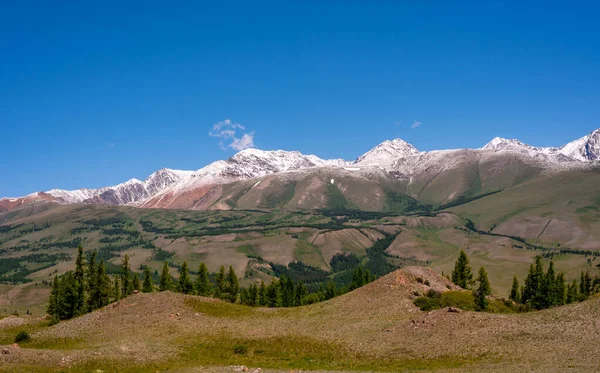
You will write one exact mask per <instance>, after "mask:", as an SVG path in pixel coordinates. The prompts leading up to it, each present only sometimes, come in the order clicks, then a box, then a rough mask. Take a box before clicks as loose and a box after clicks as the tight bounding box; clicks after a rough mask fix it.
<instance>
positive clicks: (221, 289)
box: [215, 266, 227, 299]
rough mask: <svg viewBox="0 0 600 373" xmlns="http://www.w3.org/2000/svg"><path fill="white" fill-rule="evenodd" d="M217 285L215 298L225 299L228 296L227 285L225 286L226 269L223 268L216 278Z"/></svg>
mask: <svg viewBox="0 0 600 373" xmlns="http://www.w3.org/2000/svg"><path fill="white" fill-rule="evenodd" d="M215 282H216V283H217V285H216V286H215V297H216V298H220V299H223V297H225V296H226V291H227V289H226V284H225V267H223V266H221V268H219V272H218V273H217V276H216V278H215Z"/></svg>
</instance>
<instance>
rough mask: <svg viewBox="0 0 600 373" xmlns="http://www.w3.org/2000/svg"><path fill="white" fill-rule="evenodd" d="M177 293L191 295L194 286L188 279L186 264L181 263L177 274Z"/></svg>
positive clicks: (188, 272) (188, 273)
mask: <svg viewBox="0 0 600 373" xmlns="http://www.w3.org/2000/svg"><path fill="white" fill-rule="evenodd" d="M177 291H178V292H180V293H183V294H193V293H194V284H193V283H192V279H191V278H190V271H189V269H188V265H187V262H183V265H182V266H181V270H180V272H179V281H177Z"/></svg>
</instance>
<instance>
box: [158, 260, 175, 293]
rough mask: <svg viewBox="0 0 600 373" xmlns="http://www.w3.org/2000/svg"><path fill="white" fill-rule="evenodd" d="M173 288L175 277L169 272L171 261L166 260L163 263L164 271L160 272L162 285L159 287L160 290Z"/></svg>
mask: <svg viewBox="0 0 600 373" xmlns="http://www.w3.org/2000/svg"><path fill="white" fill-rule="evenodd" d="M172 289H173V278H172V277H171V274H170V273H169V262H165V264H163V269H162V273H161V274H160V285H159V287H158V290H159V291H166V290H172Z"/></svg>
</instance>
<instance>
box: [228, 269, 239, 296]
mask: <svg viewBox="0 0 600 373" xmlns="http://www.w3.org/2000/svg"><path fill="white" fill-rule="evenodd" d="M239 291H240V285H239V282H238V277H237V275H236V274H235V271H234V270H233V267H232V266H229V272H227V283H226V288H225V292H226V293H227V299H228V300H229V301H230V302H231V303H235V302H236V301H237V296H238V293H239Z"/></svg>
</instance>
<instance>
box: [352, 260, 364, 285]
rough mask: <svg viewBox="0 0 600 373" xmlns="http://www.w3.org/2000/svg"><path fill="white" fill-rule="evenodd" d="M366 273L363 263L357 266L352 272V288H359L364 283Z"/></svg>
mask: <svg viewBox="0 0 600 373" xmlns="http://www.w3.org/2000/svg"><path fill="white" fill-rule="evenodd" d="M364 280H365V275H364V273H363V268H362V266H361V265H359V266H358V267H356V268H355V269H354V271H353V272H352V283H350V290H354V289H358V288H359V287H361V286H363V285H364Z"/></svg>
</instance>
